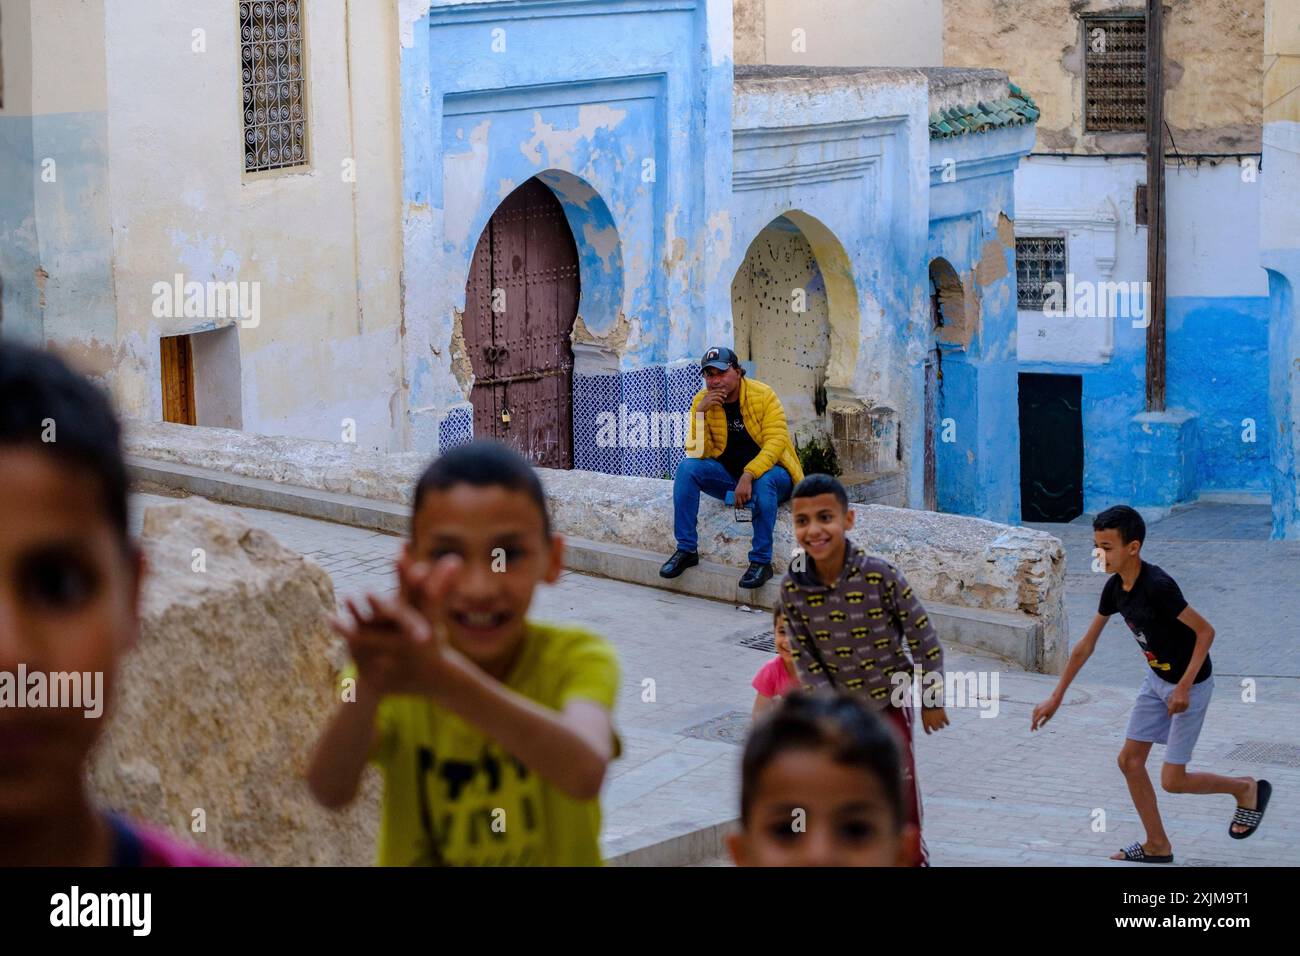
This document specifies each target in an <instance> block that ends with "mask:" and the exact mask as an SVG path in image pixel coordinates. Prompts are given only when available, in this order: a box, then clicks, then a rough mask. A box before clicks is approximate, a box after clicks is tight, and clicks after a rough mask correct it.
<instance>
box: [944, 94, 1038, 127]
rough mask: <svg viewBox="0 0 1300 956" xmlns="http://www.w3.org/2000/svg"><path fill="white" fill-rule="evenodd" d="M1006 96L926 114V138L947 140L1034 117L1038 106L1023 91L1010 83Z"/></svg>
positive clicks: (1026, 121) (1017, 123)
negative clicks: (928, 130)
mask: <svg viewBox="0 0 1300 956" xmlns="http://www.w3.org/2000/svg"><path fill="white" fill-rule="evenodd" d="M1010 93H1011V95H1010V96H1008V97H1007V98H1006V99H1002V100H994V101H993V102H991V103H986V102H984V101H980V102H979V103H976V104H974V105H973V106H953V107H949V108H948V109H946V110H940V111H939V112H937V113H933V114H931V116H930V138H931V139H947V138H948V137H951V136H962V135H964V134H966V133H982V132H985V131H987V130H991V129H1001V128H1003V127H1006V126H1024V125H1025V124H1027V123H1033V122H1036V121H1037V120H1038V116H1039V109H1038V106H1037V105H1036V104H1035V103H1034V101H1033V100H1032V99H1031V98H1030V97H1029V95H1028V94H1027V93H1025V92H1024V91H1023V90H1021V89H1020V87H1018V86H1016V85H1015V84H1014V83H1012V84H1010Z"/></svg>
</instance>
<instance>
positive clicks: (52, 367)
mask: <svg viewBox="0 0 1300 956" xmlns="http://www.w3.org/2000/svg"><path fill="white" fill-rule="evenodd" d="M12 446H20V447H27V448H32V449H34V450H36V451H40V452H43V453H45V454H48V455H50V456H52V457H53V458H55V459H56V460H58V461H59V462H60V463H61V464H63V465H65V466H66V467H69V468H72V469H75V470H76V471H78V472H81V473H82V474H85V475H89V476H91V477H93V478H94V479H95V482H96V484H98V485H99V492H100V503H101V505H102V507H103V509H104V514H105V515H106V516H107V517H108V519H109V522H110V523H111V524H112V526H113V530H114V531H116V532H117V534H118V536H119V537H120V538H121V540H122V543H123V544H124V545H125V544H126V543H127V541H128V540H129V537H128V531H127V486H128V480H127V474H126V461H125V459H124V458H123V456H122V427H121V425H119V424H118V421H117V416H116V415H115V414H114V413H113V407H112V405H111V404H110V402H109V400H108V396H107V395H106V394H105V393H104V392H103V391H102V390H101V389H100V388H98V387H96V386H95V385H93V384H92V383H91V382H90V380H89V379H87V378H85V377H84V376H82V375H80V374H78V373H77V372H74V371H73V370H72V369H71V368H70V367H69V366H68V365H67V364H66V363H65V362H64V361H63V360H62V359H61V358H59V357H58V356H56V355H54V354H52V353H50V352H42V351H40V350H38V349H34V348H31V347H29V346H26V345H20V344H18V343H15V342H9V341H2V342H0V447H12Z"/></svg>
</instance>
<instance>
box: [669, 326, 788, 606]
mask: <svg viewBox="0 0 1300 956" xmlns="http://www.w3.org/2000/svg"><path fill="white" fill-rule="evenodd" d="M700 368H701V371H702V372H703V374H704V389H703V390H702V391H701V392H700V393H699V394H698V395H696V396H695V401H694V402H693V403H692V405H691V424H690V433H689V434H688V436H687V441H686V454H687V456H688V457H687V458H686V460H685V461H683V462H682V463H681V464H680V465H678V466H677V475H676V477H675V478H674V479H673V512H674V516H673V521H674V528H673V530H674V533H675V534H676V536H677V550H676V551H675V552H674V553H673V556H672V557H671V558H669V559H668V560H667V561H666V562H665V563H664V566H663V567H662V568H660V569H659V574H660V576H661V577H665V578H675V577H677V576H678V575H679V574H681V573H682V572H683V571H685V570H686V569H687V568H690V567H694V566H695V565H697V564H699V563H700V555H699V552H698V550H697V549H698V547H699V543H698V538H697V535H696V528H695V524H696V519H697V517H698V515H699V511H700V492H701V491H702V492H704V493H705V494H706V495H709V496H711V497H713V498H719V499H723V500H725V499H726V496H727V492H729V491H734V492H735V493H736V498H735V500H736V506H737V507H752V509H753V512H754V546H753V547H752V548H751V549H750V552H749V569H748V570H747V571H746V572H745V574H744V576H743V577H742V578H741V579H740V586H741V587H742V588H760V587H762V586H763V584H764V582H766V581H767V580H768V579H769V578H771V577H772V529H773V528H774V527H775V525H776V509H777V506H778V505H780V504H781V502H783V501H785V500H786V499H788V498H789V497H790V492H791V490H792V489H793V488H794V486H795V485H796V484H797V483H799V482H800V481H802V480H803V468H801V467H800V465H799V456H798V455H797V454H796V453H795V449H794V442H792V441H791V440H790V429H789V428H788V427H787V426H786V422H785V409H784V408H782V407H781V400H780V399H778V398H777V397H776V392H774V391H772V389H771V388H770V387H769V386H767V385H764V384H763V383H762V382H755V381H753V380H752V379H748V378H746V377H745V370H744V369H742V368H741V367H740V360H739V359H738V358H736V353H735V352H733V351H731V349H727V348H711V349H709V350H708V351H707V352H705V353H704V358H703V359H702V360H701V361H700ZM701 426H702V434H701V435H697V430H699V429H701Z"/></svg>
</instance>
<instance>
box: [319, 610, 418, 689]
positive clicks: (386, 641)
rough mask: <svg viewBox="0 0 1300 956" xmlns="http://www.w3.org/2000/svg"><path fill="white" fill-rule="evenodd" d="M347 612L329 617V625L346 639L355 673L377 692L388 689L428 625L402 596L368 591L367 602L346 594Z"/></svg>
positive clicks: (392, 684)
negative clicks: (387, 597) (388, 596)
mask: <svg viewBox="0 0 1300 956" xmlns="http://www.w3.org/2000/svg"><path fill="white" fill-rule="evenodd" d="M344 605H345V606H346V608H347V614H337V615H334V616H333V617H331V618H330V625H331V626H332V627H333V628H334V630H335V631H336V632H337V633H338V634H339V636H341V637H342V638H343V640H345V641H346V642H347V645H348V652H349V653H350V654H351V655H352V659H353V660H354V661H355V662H356V665H357V676H358V677H360V678H361V680H362V681H363V682H364V683H366V684H367V685H369V686H371V687H373V688H374V689H375V690H376V691H377V692H378V693H380V694H384V693H391V692H392V691H393V690H394V689H395V684H396V681H397V678H398V676H399V675H400V674H401V673H402V671H403V668H404V666H405V658H406V657H407V656H408V655H409V652H410V647H411V645H412V644H413V643H420V642H425V641H428V639H429V634H428V632H429V626H428V624H427V623H426V622H425V621H424V619H423V618H422V617H421V616H420V615H419V614H417V613H416V612H415V611H414V609H412V608H410V607H409V606H406V605H405V604H404V603H403V602H402V601H401V600H396V601H393V600H384V599H381V598H377V597H375V596H374V595H367V597H366V606H359V605H358V603H357V602H356V601H353V600H352V599H351V598H348V599H347V600H346V601H344Z"/></svg>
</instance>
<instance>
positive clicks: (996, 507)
mask: <svg viewBox="0 0 1300 956" xmlns="http://www.w3.org/2000/svg"><path fill="white" fill-rule="evenodd" d="M1032 137H1033V127H1013V128H1010V129H1004V130H998V131H994V132H988V133H981V134H975V135H967V136H962V137H957V138H955V139H944V140H934V141H932V142H931V147H930V156H931V186H930V206H931V209H930V225H929V241H928V256H929V259H930V261H934V260H936V259H943V260H946V261H947V262H948V264H949V265H951V266H952V268H953V270H954V271H955V272H956V273H957V274H958V276H959V278H960V280H961V283H962V288H963V290H965V291H966V292H967V293H968V294H967V296H966V312H967V314H968V319H967V324H968V325H969V324H972V322H971V319H970V318H969V315H970V313H971V312H972V311H974V312H975V313H976V315H977V318H976V319H975V320H974V322H973V328H972V329H971V330H970V333H969V341H968V342H965V343H959V342H945V343H942V344H941V349H942V355H943V380H942V383H941V386H940V403H939V414H938V418H939V422H938V424H937V425H936V435H935V440H936V445H935V451H936V460H935V478H936V484H937V489H936V490H937V499H938V500H937V504H938V508H939V510H940V511H948V512H955V513H958V514H972V515H979V516H980V517H984V518H989V519H990V520H993V521H1003V522H1009V523H1016V522H1018V521H1019V520H1020V445H1019V436H1020V425H1019V407H1018V403H1017V385H1016V374H1017V368H1018V364H1017V361H1016V327H1017V320H1016V291H1015V290H1016V284H1015V277H1016V276H1015V273H1016V266H1015V242H1014V240H1013V239H1012V240H1011V241H1009V242H1007V241H1004V240H1007V239H1011V221H1012V220H1014V218H1015V169H1016V166H1017V164H1018V163H1019V160H1020V158H1021V156H1023V155H1024V154H1025V153H1027V152H1028V150H1029V148H1030V146H1031V145H1032ZM947 159H951V160H954V161H955V174H956V178H955V180H953V181H951V182H944V169H945V168H946V167H945V162H944V161H945V160H947ZM947 168H952V167H951V164H948V166H947ZM1003 216H1005V217H1006V220H1005V221H1003V218H1002V217H1003ZM927 291H928V289H927ZM950 337H951V336H950V335H946V336H945V338H950ZM926 338H927V340H929V341H933V339H934V336H933V334H932V333H927V334H926ZM915 375H916V378H917V380H918V381H919V382H920V383H921V384H920V387H921V394H922V396H924V381H925V370H924V358H923V359H922V361H921V363H920V364H918V365H917V366H916V370H915ZM921 407H924V405H923V404H922V406H921ZM945 418H951V419H952V420H953V422H954V424H955V426H956V429H955V441H953V442H951V443H949V442H944V441H943V440H942V437H943V434H942V433H943V420H944V419H945ZM918 448H919V451H918V453H917V456H916V458H915V459H914V461H916V460H918V459H919V460H921V461H922V464H923V459H922V458H921V455H922V454H923V452H924V432H923V431H922V433H921V440H920V442H918Z"/></svg>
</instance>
